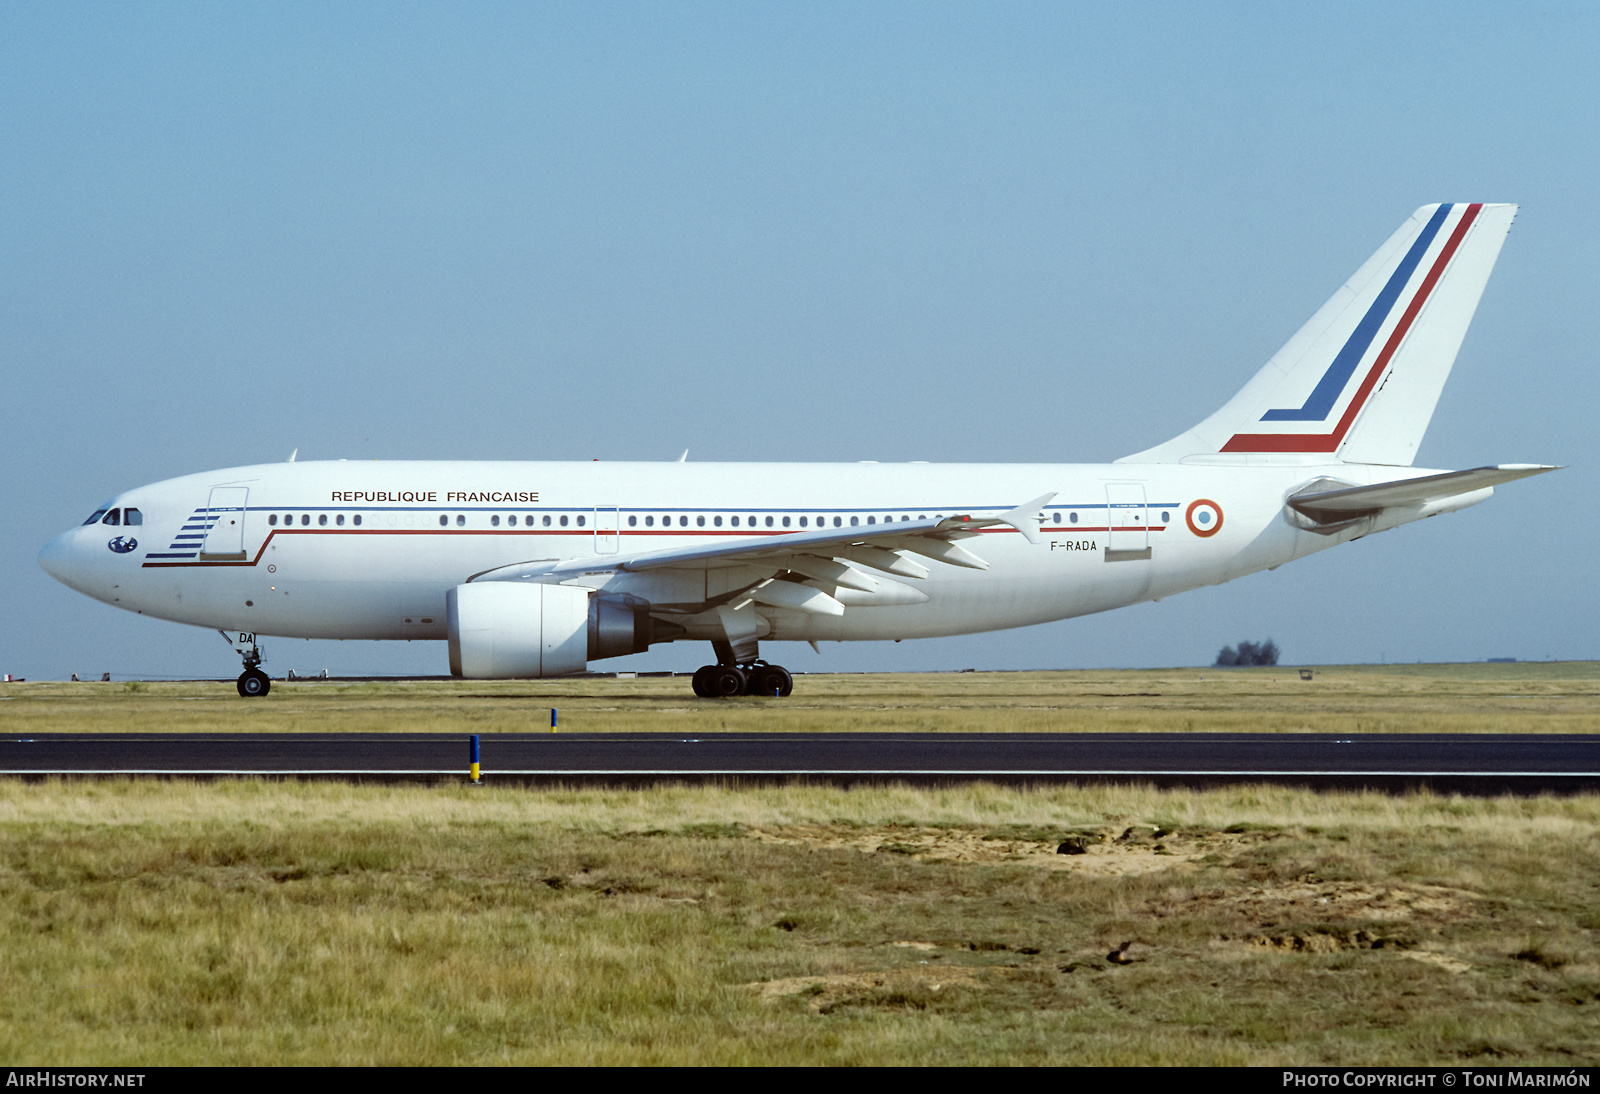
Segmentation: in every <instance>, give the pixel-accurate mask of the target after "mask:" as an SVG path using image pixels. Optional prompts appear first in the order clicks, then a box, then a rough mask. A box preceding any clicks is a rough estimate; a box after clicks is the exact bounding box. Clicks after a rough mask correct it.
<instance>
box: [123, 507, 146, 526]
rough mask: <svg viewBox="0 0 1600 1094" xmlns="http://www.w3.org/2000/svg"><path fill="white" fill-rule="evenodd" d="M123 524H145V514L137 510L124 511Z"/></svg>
mask: <svg viewBox="0 0 1600 1094" xmlns="http://www.w3.org/2000/svg"><path fill="white" fill-rule="evenodd" d="M122 523H123V524H143V523H144V514H143V513H141V512H139V510H137V509H124V510H123V511H122Z"/></svg>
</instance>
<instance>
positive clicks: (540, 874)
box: [0, 781, 1600, 1065]
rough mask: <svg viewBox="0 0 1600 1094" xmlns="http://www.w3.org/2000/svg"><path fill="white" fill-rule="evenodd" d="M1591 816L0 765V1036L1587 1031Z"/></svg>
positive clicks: (1433, 1052) (392, 1044)
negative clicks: (52, 773) (48, 773)
mask: <svg viewBox="0 0 1600 1094" xmlns="http://www.w3.org/2000/svg"><path fill="white" fill-rule="evenodd" d="M1597 820H1600V799H1597V798H1595V797H1593V796H1589V797H1574V798H1561V799H1555V798H1535V799H1521V800H1516V799H1496V800H1485V799H1458V798H1445V797H1436V796H1429V795H1418V796H1410V797H1389V796H1377V795H1362V794H1347V795H1334V794H1328V795H1318V794H1312V793H1308V792H1301V791H1292V790H1283V789H1272V788H1241V789H1234V790H1219V791H1210V792H1205V793H1196V792H1163V791H1157V790H1153V789H1148V788H1083V789H1060V788H1058V789H1048V790H1011V789H1002V788H995V787H989V786H974V787H967V788H961V789H944V790H920V789H911V788H905V787H886V788H877V789H866V790H853V791H845V790H838V789H826V788H817V787H790V788H777V789H766V790H747V791H732V790H723V789H715V788H693V789H690V788H663V789H660V790H656V791H649V792H634V791H629V792H621V791H614V792H606V791H591V790H582V791H572V790H566V791H563V790H547V791H536V792H527V791H520V790H510V789H496V788H494V787H492V786H490V787H486V788H466V787H461V786H455V785H443V784H441V785H439V786H436V787H432V788H424V789H417V788H395V787H363V786H342V785H329V784H309V783H308V784H295V783H263V782H247V781H240V782H231V783H216V784H195V783H185V782H154V781H145V782H134V781H106V782H95V781H82V782H61V781H56V782H45V783H36V784H23V783H0V948H3V949H0V970H3V972H0V976H3V978H4V979H3V984H4V990H3V991H0V1055H3V1056H4V1058H6V1059H10V1060H26V1061H30V1062H41V1063H43V1062H48V1063H57V1064H68V1063H75V1064H121V1065H154V1064H163V1063H199V1062H204V1063H213V1064H217V1063H325V1062H338V1063H393V1064H406V1063H436V1064H438V1063H502V1062H511V1063H555V1062H560V1063H724V1064H726V1063H797V1062H810V1063H857V1064H862V1063H877V1064H892V1063H912V1062H915V1063H958V1062H959V1063H1103V1064H1129V1063H1186V1064H1218V1063H1221V1064H1290V1063H1304V1064H1314V1063H1340V1064H1362V1063H1366V1064H1379V1063H1390V1064H1430V1063H1431V1064H1446V1063H1458V1062H1477V1063H1491V1062H1493V1063H1524V1064H1533V1063H1548V1064H1561V1065H1567V1064H1573V1063H1593V1062H1595V1061H1596V1059H1597V1058H1600V1032H1597V1031H1600V1024H1597V1022H1596V1021H1595V1019H1596V1016H1597V1015H1600V912H1597V911H1596V909H1597V908H1600V869H1597V868H1600V838H1597V828H1596V821H1597ZM1063 842H1070V843H1071V844H1072V845H1073V846H1074V847H1076V848H1078V849H1080V850H1081V852H1082V853H1079V854H1058V853H1057V848H1058V847H1059V846H1060V845H1061V844H1062V843H1063ZM1124 943H1128V944H1129V945H1127V946H1126V947H1124V945H1123V944H1124ZM1112 953H1116V954H1117V955H1118V957H1117V958H1116V959H1115V960H1111V959H1108V955H1109V954H1112Z"/></svg>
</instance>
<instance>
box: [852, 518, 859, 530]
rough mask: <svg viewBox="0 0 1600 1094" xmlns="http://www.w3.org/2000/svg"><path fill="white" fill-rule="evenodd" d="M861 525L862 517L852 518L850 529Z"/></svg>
mask: <svg viewBox="0 0 1600 1094" xmlns="http://www.w3.org/2000/svg"><path fill="white" fill-rule="evenodd" d="M860 523H861V518H860V517H851V518H850V527H852V528H854V527H855V526H856V525H858V524H860Z"/></svg>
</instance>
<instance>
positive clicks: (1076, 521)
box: [1067, 513, 1078, 524]
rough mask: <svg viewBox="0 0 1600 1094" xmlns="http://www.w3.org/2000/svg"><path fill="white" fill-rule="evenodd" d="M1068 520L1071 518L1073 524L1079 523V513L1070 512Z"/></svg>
mask: <svg viewBox="0 0 1600 1094" xmlns="http://www.w3.org/2000/svg"><path fill="white" fill-rule="evenodd" d="M1067 520H1069V521H1070V522H1072V523H1073V524H1077V523H1078V514H1077V513H1070V514H1068V516H1067Z"/></svg>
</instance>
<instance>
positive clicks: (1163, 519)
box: [128, 509, 1172, 524]
mask: <svg viewBox="0 0 1600 1094" xmlns="http://www.w3.org/2000/svg"><path fill="white" fill-rule="evenodd" d="M128 511H129V512H130V513H131V512H133V510H131V509H130V510H128ZM1171 519H1172V514H1171V513H1162V514H1161V523H1162V524H1166V523H1167V522H1168V521H1170V520H1171ZM129 523H132V522H131V521H130V522H129Z"/></svg>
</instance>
